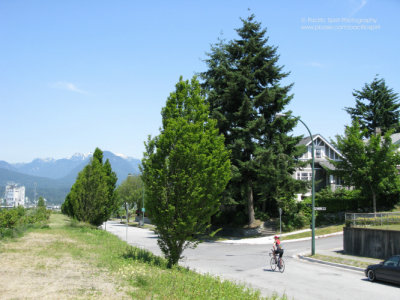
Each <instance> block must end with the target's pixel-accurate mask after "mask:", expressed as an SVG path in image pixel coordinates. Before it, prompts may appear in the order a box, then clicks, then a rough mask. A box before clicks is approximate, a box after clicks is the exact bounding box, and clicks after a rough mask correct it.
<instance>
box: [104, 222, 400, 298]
mask: <svg viewBox="0 0 400 300" xmlns="http://www.w3.org/2000/svg"><path fill="white" fill-rule="evenodd" d="M107 231H109V232H111V233H113V234H115V235H117V236H118V237H120V238H121V239H122V240H127V242H128V243H129V244H130V245H132V246H136V247H139V248H144V249H147V250H150V251H151V252H153V253H154V254H156V255H162V253H161V251H160V249H159V248H158V245H157V236H156V235H155V234H154V232H152V231H150V230H148V229H142V228H137V227H130V226H129V227H126V226H125V225H123V224H119V223H118V222H112V221H109V222H107ZM342 241H343V237H342V236H341V235H336V236H332V237H326V238H321V239H317V240H316V249H317V253H318V250H319V249H320V250H325V251H326V250H333V249H340V248H341V247H342ZM250 242H251V239H250V241H249V242H248V243H245V241H243V242H241V243H227V242H204V243H201V244H200V245H198V247H197V248H196V249H186V250H185V251H184V253H183V254H184V258H183V259H182V260H181V262H180V264H181V265H182V266H185V267H189V268H190V269H193V270H195V271H197V272H201V273H209V274H212V275H215V276H219V277H220V278H223V279H228V280H233V281H235V282H240V283H244V284H246V285H248V286H252V287H253V288H255V289H259V290H260V291H261V293H262V295H264V296H270V295H272V294H273V293H276V294H277V295H283V294H286V295H287V296H288V298H289V299H296V300H299V299H310V300H313V299H316V300H317V299H318V300H320V299H363V300H365V299H381V298H382V296H384V298H385V300H391V299H393V300H394V299H396V300H397V299H399V298H400V288H399V287H397V286H394V285H389V284H384V283H371V282H369V281H367V280H366V278H365V277H364V274H363V273H362V272H360V271H354V270H347V269H342V268H337V267H333V266H328V265H321V264H316V263H312V262H307V261H304V260H299V259H298V258H296V257H297V254H299V253H306V252H308V253H310V251H311V243H310V241H304V240H302V241H293V242H290V243H285V244H284V249H285V255H284V258H285V262H286V270H285V272H284V273H279V272H272V271H271V270H270V266H269V260H270V258H269V256H268V253H269V252H270V249H271V245H272V243H269V242H268V241H267V239H266V240H265V243H264V244H256V243H252V244H251V243H250Z"/></svg>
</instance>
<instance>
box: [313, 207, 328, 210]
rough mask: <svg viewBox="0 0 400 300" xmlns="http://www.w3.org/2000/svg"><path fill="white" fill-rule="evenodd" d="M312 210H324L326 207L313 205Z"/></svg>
mask: <svg viewBox="0 0 400 300" xmlns="http://www.w3.org/2000/svg"><path fill="white" fill-rule="evenodd" d="M314 210H326V207H314Z"/></svg>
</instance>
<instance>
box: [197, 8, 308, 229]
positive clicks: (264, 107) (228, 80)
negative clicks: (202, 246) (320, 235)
mask: <svg viewBox="0 0 400 300" xmlns="http://www.w3.org/2000/svg"><path fill="white" fill-rule="evenodd" d="M254 19H255V17H254V15H251V16H250V17H248V18H247V19H245V20H244V19H242V22H243V26H242V27H241V28H239V29H236V31H237V33H238V35H239V38H238V39H235V40H232V41H230V42H224V41H220V42H219V43H218V44H216V45H214V46H212V48H211V53H209V54H208V56H209V58H208V59H207V60H206V63H207V65H208V70H207V71H206V72H204V73H202V74H201V75H202V78H203V79H204V83H203V85H204V88H205V89H206V91H207V101H208V103H209V105H210V111H211V117H212V118H215V119H217V121H218V128H219V130H220V132H221V133H223V134H224V136H225V145H226V146H227V148H228V149H229V150H231V152H232V157H231V163H232V180H231V182H230V184H229V187H228V189H227V191H226V193H225V194H224V203H225V204H239V205H244V206H243V207H246V206H247V209H246V210H247V216H248V223H249V224H252V223H253V222H254V220H255V215H254V211H255V206H257V205H258V206H260V207H261V208H262V209H263V210H264V211H265V209H266V208H267V207H268V206H269V207H270V209H273V210H274V211H276V212H277V211H278V210H277V208H276V206H277V203H278V200H279V199H290V198H293V196H294V194H293V191H295V190H297V189H298V187H299V183H298V182H297V181H296V180H295V179H293V178H292V176H291V174H292V173H293V172H294V170H295V168H296V166H297V164H298V160H296V158H297V157H298V156H300V155H301V154H302V153H303V152H304V151H305V149H304V148H298V147H296V145H297V144H298V142H299V141H300V139H301V137H293V136H289V135H288V134H287V133H288V132H290V131H292V129H293V128H294V127H295V126H296V123H297V120H296V119H295V118H290V112H289V113H287V115H288V117H286V118H279V119H275V116H276V114H277V113H279V112H282V110H284V109H285V107H286V105H288V104H289V102H290V101H291V99H292V97H293V96H292V95H289V94H288V93H289V91H290V89H291V87H292V84H290V85H286V86H282V85H281V81H282V80H283V79H284V78H285V77H287V76H288V73H285V72H283V71H282V67H281V66H278V64H277V63H278V58H279V55H278V54H277V48H276V47H273V46H270V45H268V37H266V36H265V35H266V29H262V28H261V24H260V23H259V22H256V21H255V20H254ZM242 199H244V201H243V200H242ZM266 204H267V205H266Z"/></svg>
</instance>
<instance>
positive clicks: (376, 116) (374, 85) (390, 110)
mask: <svg viewBox="0 0 400 300" xmlns="http://www.w3.org/2000/svg"><path fill="white" fill-rule="evenodd" d="M353 96H354V97H355V98H356V106H355V107H354V108H352V107H346V108H345V111H346V112H347V113H349V114H350V116H351V118H352V120H353V121H354V120H356V119H357V120H358V121H359V123H360V127H361V129H363V130H364V129H367V130H366V131H363V132H365V135H366V137H367V138H368V137H370V136H371V135H373V134H374V133H375V130H376V129H377V128H380V129H381V131H382V133H385V132H386V131H388V130H391V129H393V130H394V131H395V132H399V129H400V127H399V117H400V115H399V112H400V110H399V108H400V103H399V102H398V94H397V93H394V92H393V89H390V88H388V87H387V86H386V83H385V80H384V79H378V78H374V80H373V81H372V82H371V83H370V84H365V85H364V87H363V88H362V90H361V91H358V90H355V91H354V92H353Z"/></svg>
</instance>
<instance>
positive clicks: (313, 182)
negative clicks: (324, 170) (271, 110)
mask: <svg viewBox="0 0 400 300" xmlns="http://www.w3.org/2000/svg"><path fill="white" fill-rule="evenodd" d="M275 117H277V118H279V117H292V118H293V116H288V115H287V114H279V113H278V114H276V115H275ZM297 120H299V121H300V122H301V123H302V124H303V125H304V126H305V127H306V129H307V131H308V133H309V134H310V139H311V157H312V162H311V172H312V173H311V199H312V205H311V209H312V212H311V232H312V233H311V255H315V174H314V173H315V169H314V141H313V136H312V134H311V131H310V129H309V128H308V126H307V125H306V123H304V122H303V121H302V120H301V119H300V118H297Z"/></svg>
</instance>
